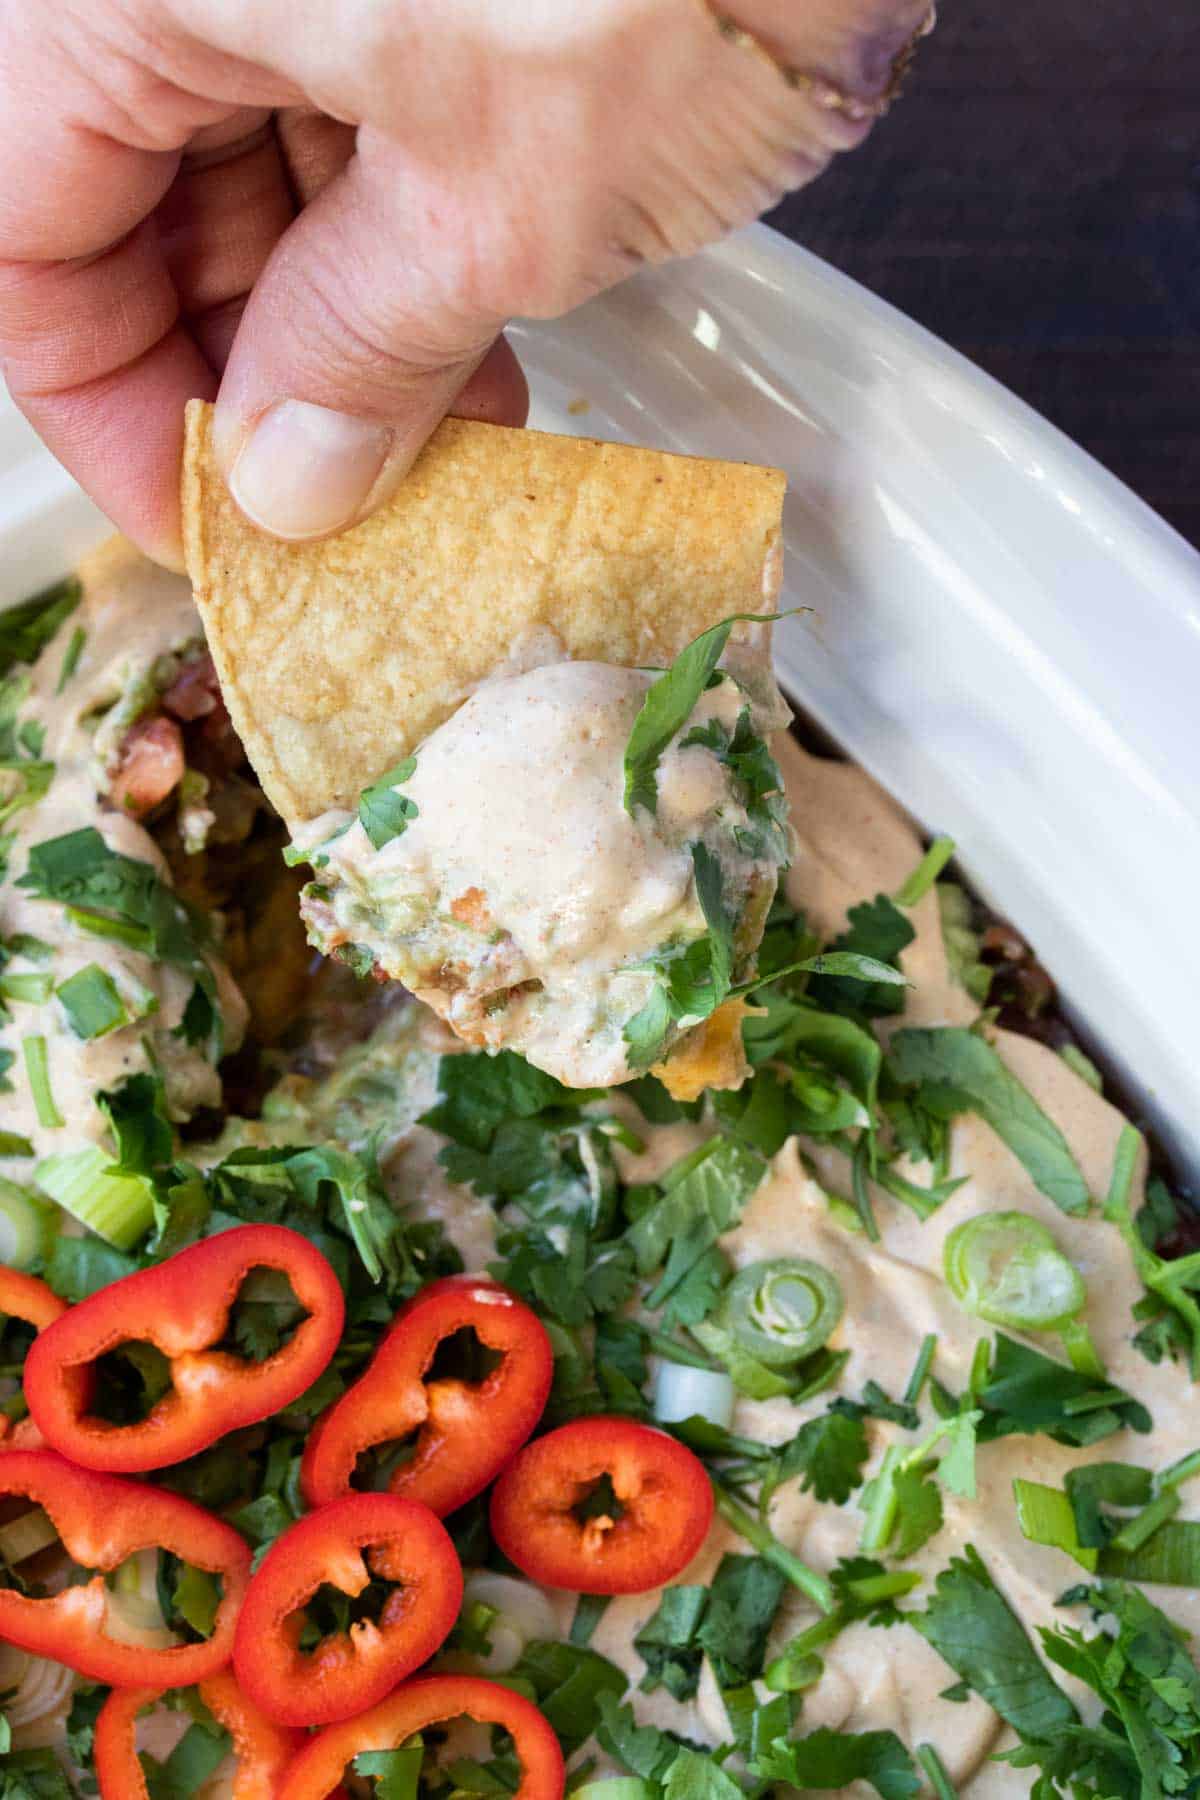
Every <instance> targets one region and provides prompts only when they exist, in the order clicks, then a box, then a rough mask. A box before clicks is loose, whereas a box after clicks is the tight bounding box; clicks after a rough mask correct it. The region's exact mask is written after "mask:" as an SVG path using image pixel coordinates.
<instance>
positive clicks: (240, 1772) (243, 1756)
mask: <svg viewBox="0 0 1200 1800" xmlns="http://www.w3.org/2000/svg"><path fill="white" fill-rule="evenodd" d="M199 1691H200V1698H201V1699H202V1700H203V1702H204V1704H205V1706H207V1708H208V1710H209V1712H210V1713H212V1715H213V1717H214V1718H215V1719H216V1721H217V1723H218V1724H219V1725H223V1726H224V1727H225V1729H226V1731H227V1732H228V1733H229V1735H230V1736H231V1737H232V1739H233V1750H234V1755H235V1756H236V1758H237V1771H236V1773H235V1775H234V1778H233V1786H232V1788H231V1789H230V1794H231V1800H276V1795H277V1794H278V1792H279V1784H280V1782H281V1781H282V1780H283V1777H284V1774H285V1772H286V1770H287V1767H288V1765H289V1763H290V1762H291V1761H292V1758H293V1757H294V1756H295V1755H296V1752H297V1751H298V1750H299V1749H300V1747H301V1745H302V1744H303V1742H304V1738H303V1736H302V1734H301V1733H300V1732H298V1731H286V1730H284V1728H283V1727H282V1726H281V1725H274V1724H272V1722H271V1720H270V1719H266V1718H264V1717H263V1715H262V1713H260V1712H259V1710H258V1708H257V1707H256V1706H254V1705H252V1704H251V1702H250V1701H249V1700H247V1698H246V1696H245V1694H243V1692H242V1690H241V1689H240V1688H239V1686H238V1684H237V1682H236V1681H235V1680H234V1678H233V1676H232V1674H231V1673H230V1672H229V1670H228V1669H222V1670H221V1672H220V1673H219V1674H217V1675H210V1676H209V1677H208V1679H207V1681H202V1682H201V1683H200V1684H199ZM158 1698H159V1694H158V1691H157V1690H156V1689H155V1688H114V1689H113V1691H112V1693H111V1694H110V1695H109V1696H108V1699H107V1700H106V1701H105V1702H104V1705H103V1706H102V1707H101V1708H100V1715H99V1717H98V1718H97V1720H96V1737H95V1742H94V1745H93V1755H94V1757H95V1763H96V1774H97V1776H98V1778H99V1781H100V1800H150V1790H149V1788H148V1787H147V1786H146V1775H145V1771H144V1770H143V1768H142V1765H141V1763H140V1762H139V1760H138V1753H137V1721H138V1714H139V1713H140V1712H141V1711H142V1710H143V1708H144V1707H147V1706H152V1705H153V1704H154V1702H155V1701H156V1700H157V1699H158Z"/></svg>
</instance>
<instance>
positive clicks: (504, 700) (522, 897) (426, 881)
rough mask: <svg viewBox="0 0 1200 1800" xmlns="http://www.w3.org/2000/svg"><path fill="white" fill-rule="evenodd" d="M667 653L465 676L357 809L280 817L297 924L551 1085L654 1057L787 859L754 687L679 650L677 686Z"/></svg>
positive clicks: (766, 722)
mask: <svg viewBox="0 0 1200 1800" xmlns="http://www.w3.org/2000/svg"><path fill="white" fill-rule="evenodd" d="M717 629H718V632H720V631H721V630H722V628H720V627H718V628H717ZM724 630H725V635H726V636H727V635H728V628H724ZM706 635H707V636H709V637H712V636H713V634H711V633H709V634H706ZM713 647H714V648H715V645H714V646H713ZM713 660H715V657H714V659H713ZM680 667H681V665H676V668H675V669H674V670H672V671H671V672H670V673H669V674H667V675H665V676H663V675H661V674H660V673H657V672H654V671H646V670H640V669H628V668H617V667H614V666H612V665H610V664H606V663H598V662H572V661H561V662H556V663H552V664H550V665H548V666H543V667H540V668H535V669H532V670H529V671H527V672H525V673H522V674H518V675H510V676H507V677H503V678H500V679H497V680H493V681H489V682H486V683H484V685H483V686H481V687H480V688H479V689H478V691H477V692H476V693H475V694H474V695H473V696H472V697H471V698H470V699H469V700H467V701H466V702H465V704H464V705H463V706H461V707H460V708H459V709H458V711H457V712H455V713H454V714H453V715H452V716H451V717H450V718H449V719H448V720H447V721H446V722H445V724H443V725H441V726H439V727H438V728H437V730H435V731H434V732H432V733H431V734H430V736H429V737H428V738H426V739H425V741H424V743H422V744H421V745H420V746H419V747H418V748H417V750H416V752H415V755H413V756H412V757H409V758H408V759H407V760H406V761H405V762H404V763H403V764H401V765H400V766H399V767H397V768H393V769H391V770H389V771H388V772H387V773H386V774H385V775H384V776H383V777H382V779H381V780H380V781H378V782H377V783H375V784H374V785H373V786H371V787H369V788H367V789H366V790H365V792H364V794H363V797H362V799H361V801H360V803H359V807H358V809H357V812H352V811H349V810H341V811H332V812H327V813H325V814H324V815H323V816H322V817H321V818H319V819H317V820H314V821H311V822H310V823H309V824H308V825H306V826H305V827H304V828H303V829H302V831H301V832H299V833H294V834H293V837H294V841H295V842H296V848H297V850H298V851H300V852H302V853H303V855H304V856H305V857H306V858H307V860H308V861H309V862H310V863H312V864H313V866H314V868H315V870H316V878H315V879H314V880H313V881H312V882H310V883H309V885H308V886H307V887H306V889H305V891H304V895H303V899H302V905H301V910H302V913H303V917H304V921H305V924H306V926H307V929H308V933H309V938H310V941H311V942H312V943H313V944H315V945H316V946H317V948H318V949H320V950H321V951H323V952H324V953H326V954H327V955H328V954H333V955H337V956H341V957H343V958H345V959H347V960H349V961H351V962H352V963H353V964H354V965H355V966H356V967H357V968H359V969H360V970H361V971H363V972H367V971H370V972H372V973H374V974H376V975H378V976H380V977H391V978H394V979H396V980H399V981H401V982H403V983H404V985H405V986H406V987H408V988H410V989H411V990H412V991H413V992H414V993H415V994H417V995H418V996H419V998H421V999H422V1000H424V1001H425V1002H426V1003H427V1004H428V1005H429V1006H431V1007H432V1008H433V1009H434V1010H435V1011H436V1012H437V1013H439V1014H440V1015H441V1016H442V1018H444V1019H445V1020H446V1021H447V1023H448V1024H449V1025H450V1026H451V1027H452V1028H453V1030H454V1031H455V1032H456V1034H457V1035H458V1036H459V1037H461V1038H463V1039H464V1040H465V1041H466V1042H467V1043H470V1044H474V1045H480V1046H489V1047H493V1048H500V1047H505V1048H508V1049H512V1050H518V1051H520V1052H522V1053H523V1054H524V1055H525V1056H526V1057H528V1059H529V1061H530V1062H532V1063H534V1064H536V1065H537V1066H538V1067H539V1068H542V1069H544V1070H546V1071H548V1072H549V1073H551V1074H553V1075H555V1076H557V1077H558V1078H559V1079H560V1080H562V1081H563V1082H565V1083H567V1084H568V1085H569V1086H572V1087H601V1086H608V1085H610V1084H612V1083H614V1082H620V1081H624V1080H628V1079H629V1078H630V1077H631V1076H634V1075H637V1074H639V1073H641V1072H642V1071H644V1070H646V1069H647V1068H650V1067H651V1066H652V1065H657V1064H659V1063H661V1062H662V1061H663V1059H664V1057H665V1056H666V1055H667V1053H668V1052H669V1051H670V1050H671V1048H672V1047H673V1046H674V1045H675V1044H677V1043H678V1042H679V1041H680V1039H681V1038H683V1037H684V1036H685V1034H687V1033H688V1032H689V1031H691V1030H694V1029H695V1027H696V1026H697V1025H699V1024H701V1022H702V1021H704V1020H707V1019H709V1018H710V1017H711V1015H712V1014H713V1013H714V1012H715V1011H716V1009H717V1008H718V1007H719V1006H721V1005H722V1003H723V1002H726V1001H727V997H728V996H729V995H730V993H731V992H732V990H733V989H734V988H735V987H736V985H737V984H738V983H739V982H740V981H744V980H745V979H746V978H747V976H749V975H750V974H751V973H752V970H753V957H754V952H755V950H756V949H757V946H758V943H759V941H760V939H761V937H762V931H763V924H764V922H765V919H766V916H767V912H768V910H769V908H770V905H771V901H772V899H773V898H774V895H775V890H776V885H777V882H778V877H779V874H780V871H781V869H783V868H785V867H786V866H787V863H788V861H789V854H788V850H789V832H788V828H787V825H786V822H785V815H784V810H783V798H782V793H781V791H780V790H781V782H780V777H779V772H778V770H777V768H776V767H775V764H774V762H773V761H772V759H771V756H770V752H769V749H768V746H767V742H766V738H765V735H764V734H765V733H767V732H769V731H771V730H773V729H775V728H777V727H778V726H780V725H781V724H782V723H784V722H785V721H786V718H787V712H786V708H784V707H783V705H782V702H781V701H780V699H779V696H778V693H777V692H776V691H775V689H774V687H773V684H772V683H771V682H770V679H769V677H765V678H764V674H763V671H762V668H761V666H759V667H756V668H754V669H753V673H752V674H751V675H750V676H749V677H748V676H747V673H746V672H745V671H744V670H741V669H739V673H738V676H736V677H735V675H734V674H733V673H731V672H730V671H728V670H717V671H716V672H715V673H714V674H713V675H712V676H711V677H710V676H709V674H708V670H707V668H706V667H703V666H698V667H697V669H696V671H695V673H694V675H693V676H692V678H691V679H692V686H693V689H694V688H696V687H699V688H700V690H701V691H699V692H698V693H693V692H691V691H685V690H684V689H683V688H682V687H681V683H680V677H679V672H680ZM682 673H683V676H684V677H685V678H686V677H687V671H686V670H683V671H682ZM708 679H711V681H712V683H713V685H712V686H710V687H707V688H705V687H704V682H705V681H706V680H708ZM751 687H753V690H754V691H753V693H752V692H751V691H750V689H751ZM672 689H674V699H673V700H672V694H671V692H670V691H669V690H672ZM664 694H665V698H664ZM689 702H692V703H691V704H689ZM672 706H673V710H671V709H672ZM681 713H682V715H683V716H682V718H681V720H680V722H679V723H678V725H677V726H676V724H675V720H676V717H677V716H678V715H679V714H681ZM664 740H665V741H664ZM733 1035H734V1037H735V1038H736V1037H737V1036H738V1034H737V1033H734V1034H733ZM667 1067H668V1069H669V1067H670V1065H669V1064H668V1065H667ZM740 1073H741V1071H740V1069H738V1068H736V1067H735V1068H732V1069H731V1070H730V1077H731V1078H734V1077H736V1076H737V1075H739V1074H740Z"/></svg>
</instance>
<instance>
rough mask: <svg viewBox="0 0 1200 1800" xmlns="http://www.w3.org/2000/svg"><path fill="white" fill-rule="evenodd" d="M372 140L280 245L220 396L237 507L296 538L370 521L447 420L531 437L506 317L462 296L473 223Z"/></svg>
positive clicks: (253, 300)
mask: <svg viewBox="0 0 1200 1800" xmlns="http://www.w3.org/2000/svg"><path fill="white" fill-rule="evenodd" d="M367 138H368V133H367V132H365V131H364V132H361V133H360V149H359V152H358V154H356V155H355V157H354V158H352V160H351V161H350V162H349V163H348V164H347V166H346V168H345V169H344V170H343V171H342V173H341V174H340V175H338V176H337V177H336V178H335V179H334V180H333V181H332V182H331V183H330V184H329V186H328V187H326V188H325V189H324V190H323V191H322V192H321V194H320V195H319V196H318V197H317V199H316V200H314V201H313V202H312V204H311V205H309V206H308V207H307V208H306V209H305V210H304V211H303V212H302V213H301V214H300V216H299V217H298V218H297V220H296V221H295V222H294V224H292V225H291V226H290V227H289V229H288V230H287V232H286V233H285V234H284V236H283V237H282V238H281V239H280V241H279V243H278V245H277V246H276V248H275V250H274V252H273V253H272V256H271V258H270V260H269V262H268V264H267V266H266V268H265V270H264V271H263V273H262V275H261V276H260V277H259V279H258V281H257V282H256V284H255V287H254V290H253V292H252V294H251V296H250V298H249V300H248V302H247V304H246V308H245V312H244V314H243V316H242V319H241V322H240V324H239V326H238V331H237V335H236V337H235V339H234V343H233V347H232V350H231V352H230V356H229V361H228V363H227V365H226V369H225V374H224V377H223V379H222V382H221V388H220V393H219V396H218V400H217V407H216V414H215V418H214V428H213V437H214V447H215V450H216V454H217V458H218V461H219V463H220V465H221V467H222V469H223V471H224V473H225V475H226V479H227V480H228V482H229V486H230V491H231V492H232V494H233V497H234V499H235V500H236V501H237V503H238V505H239V506H240V507H241V508H242V510H243V512H245V513H246V514H247V516H248V517H249V518H251V519H252V520H253V521H254V522H255V524H257V525H260V526H261V527H262V528H263V529H264V530H266V531H269V532H272V533H273V534H274V535H275V536H277V537H281V538H286V539H290V540H293V541H302V540H305V539H311V538H319V537H323V536H326V535H327V534H329V533H331V532H335V531H340V530H342V529H344V528H345V527H347V526H349V525H352V524H354V523H355V522H356V521H357V520H359V519H362V518H365V517H366V516H367V514H369V513H371V512H373V511H374V510H375V508H376V507H377V506H379V505H380V504H381V502H382V501H383V500H385V499H386V498H387V497H388V495H389V494H390V493H391V491H392V490H393V489H394V488H395V487H396V486H397V485H398V484H399V482H400V481H401V480H402V479H403V477H404V475H405V474H406V473H407V471H408V469H409V467H410V466H411V464H412V462H413V459H414V458H415V456H416V455H417V452H418V451H419V450H420V448H421V446H422V445H423V444H424V442H425V440H426V438H427V437H428V436H429V434H430V433H431V432H432V431H433V430H434V428H435V426H437V425H438V424H439V422H440V421H441V420H442V418H444V416H445V415H446V414H447V413H448V412H454V413H457V414H459V416H461V417H466V418H482V419H487V420H489V421H490V422H492V423H496V424H513V425H520V424H523V423H524V419H525V414H526V411H527V408H528V399H529V396H528V390H527V388H526V385H525V378H524V376H523V374H522V373H521V369H520V365H519V364H518V362H517V359H516V357H515V356H514V354H513V352H512V350H511V349H510V348H509V346H508V344H507V342H506V341H505V339H504V338H503V337H501V336H500V335H499V333H500V330H501V327H502V326H503V324H504V322H505V321H504V319H503V317H501V316H499V315H498V314H497V313H496V312H495V311H494V310H492V309H490V308H488V307H486V306H485V305H484V304H478V305H472V304H471V303H470V301H469V299H464V293H469V283H467V282H465V281H464V274H463V246H464V245H465V244H466V243H467V242H468V236H467V222H466V221H464V220H463V219H461V218H459V217H457V216H455V215H456V214H457V212H458V207H457V206H456V205H454V203H453V201H452V200H451V201H449V202H448V201H447V199H446V196H445V195H444V194H438V195H434V194H432V193H431V192H430V191H429V189H428V182H427V180H423V178H422V175H421V173H420V172H419V171H414V170H413V169H412V168H411V166H403V159H402V156H401V153H400V152H399V150H398V149H397V148H396V147H395V146H393V145H390V144H388V143H387V142H386V140H380V139H378V138H376V139H375V140H374V142H373V143H368V145H367V147H366V148H365V149H364V147H363V140H364V139H367Z"/></svg>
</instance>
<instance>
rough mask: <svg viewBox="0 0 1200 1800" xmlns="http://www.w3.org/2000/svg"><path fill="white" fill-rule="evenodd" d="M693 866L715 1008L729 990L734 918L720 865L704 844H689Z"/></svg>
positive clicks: (731, 970)
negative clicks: (708, 945)
mask: <svg viewBox="0 0 1200 1800" xmlns="http://www.w3.org/2000/svg"><path fill="white" fill-rule="evenodd" d="M692 868H693V870H694V872H695V878H696V897H697V899H698V900H699V902H700V910H701V911H702V912H703V914H704V923H705V924H706V925H707V926H708V930H709V936H710V938H711V940H712V942H711V948H710V951H709V968H710V971H711V979H712V987H713V993H714V996H715V998H714V1001H713V1006H712V1008H711V1009H710V1010H713V1011H715V1009H716V1007H718V1006H719V1005H720V1004H721V1001H722V1000H723V999H724V998H725V996H726V994H727V993H728V992H729V984H730V982H731V980H732V978H733V925H734V921H733V919H732V917H731V915H730V913H729V911H728V909H727V908H726V905H725V892H724V884H723V881H722V876H721V864H720V862H719V861H718V859H717V858H716V857H715V856H714V855H713V853H712V851H711V850H710V849H709V848H708V845H707V844H700V843H696V844H693V845H692Z"/></svg>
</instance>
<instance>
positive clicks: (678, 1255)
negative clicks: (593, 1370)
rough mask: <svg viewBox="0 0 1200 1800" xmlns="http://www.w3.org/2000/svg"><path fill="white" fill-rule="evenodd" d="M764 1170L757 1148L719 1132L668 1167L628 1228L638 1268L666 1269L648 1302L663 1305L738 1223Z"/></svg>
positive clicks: (643, 1271)
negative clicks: (753, 1148)
mask: <svg viewBox="0 0 1200 1800" xmlns="http://www.w3.org/2000/svg"><path fill="white" fill-rule="evenodd" d="M766 1173H767V1163H766V1159H765V1158H764V1157H762V1156H760V1155H759V1154H758V1152H757V1151H756V1150H752V1149H750V1148H749V1147H748V1146H747V1145H745V1144H739V1143H737V1142H735V1141H734V1140H733V1139H732V1138H721V1137H716V1138H712V1139H710V1140H709V1142H708V1143H707V1144H705V1145H703V1146H702V1147H701V1149H700V1150H699V1151H697V1152H695V1153H694V1154H693V1155H691V1156H689V1157H685V1158H684V1159H683V1161H682V1162H680V1163H677V1164H676V1165H675V1167H674V1168H672V1169H669V1170H668V1171H667V1173H666V1175H665V1176H664V1177H663V1179H662V1181H661V1183H660V1184H659V1192H658V1194H657V1196H656V1197H655V1198H654V1199H653V1200H652V1201H651V1203H650V1204H649V1205H648V1206H647V1207H646V1208H645V1210H644V1211H642V1212H641V1213H639V1215H638V1217H637V1218H636V1219H634V1220H633V1222H632V1223H631V1224H630V1225H629V1226H628V1228H627V1230H626V1232H625V1239H624V1241H625V1243H626V1244H627V1245H628V1246H629V1248H630V1249H631V1250H632V1252H633V1256H634V1260H635V1263H636V1266H637V1271H638V1273H639V1274H640V1275H643V1276H645V1275H649V1274H651V1273H652V1272H653V1271H654V1270H656V1269H659V1268H662V1270H663V1272H662V1275H661V1276H660V1277H659V1279H658V1281H657V1283H656V1284H655V1286H654V1288H653V1290H652V1292H651V1293H650V1294H649V1295H648V1296H647V1305H649V1306H651V1307H658V1306H662V1305H663V1304H664V1303H665V1302H666V1301H667V1300H668V1299H669V1298H670V1296H671V1294H672V1293H673V1292H674V1291H675V1290H676V1289H677V1288H678V1287H679V1286H680V1284H681V1283H682V1282H683V1281H684V1279H685V1278H686V1277H687V1276H688V1275H689V1274H690V1272H691V1270H692V1269H693V1268H694V1266H695V1265H696V1263H698V1262H699V1261H700V1260H701V1258H702V1257H706V1256H707V1255H708V1253H709V1252H710V1251H711V1250H712V1248H713V1246H714V1245H715V1244H716V1242H717V1239H718V1238H719V1237H720V1236H721V1234H722V1233H723V1232H726V1231H728V1230H730V1228H731V1227H732V1226H734V1225H736V1224H737V1222H738V1220H739V1219H740V1218H741V1216H742V1211H743V1208H744V1207H745V1206H746V1204H747V1202H748V1201H749V1200H750V1198H751V1196H752V1195H753V1194H754V1193H755V1192H756V1191H757V1189H758V1187H759V1185H760V1183H761V1182H762V1181H763V1179H764V1177H765V1175H766ZM664 1265H665V1266H664Z"/></svg>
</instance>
